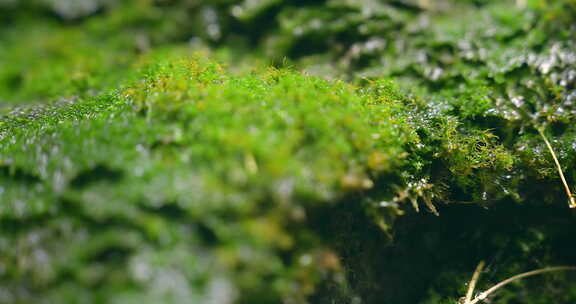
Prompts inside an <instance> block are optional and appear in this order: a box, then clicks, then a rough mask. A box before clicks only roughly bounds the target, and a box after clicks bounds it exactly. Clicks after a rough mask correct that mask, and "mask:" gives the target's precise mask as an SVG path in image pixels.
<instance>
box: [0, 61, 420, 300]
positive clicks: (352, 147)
mask: <svg viewBox="0 0 576 304" xmlns="http://www.w3.org/2000/svg"><path fill="white" fill-rule="evenodd" d="M398 98H399V97H398V96H397V95H389V96H379V95H376V94H373V93H371V92H368V91H366V92H363V91H358V90H357V89H356V88H354V87H352V86H350V85H348V84H345V83H339V82H335V83H331V82H327V81H325V80H321V79H318V78H311V77H307V76H304V75H301V74H298V73H294V72H289V71H279V70H273V69H271V70H267V71H260V72H255V73H254V74H252V75H242V76H230V75H227V74H225V73H224V72H222V70H221V67H220V66H218V65H216V64H214V63H210V62H204V60H183V61H175V62H171V63H165V64H158V65H153V66H152V67H150V68H149V69H148V71H147V72H146V73H145V74H144V76H143V77H142V78H141V79H140V80H138V81H136V82H135V84H134V85H132V86H130V87H129V88H127V89H123V90H121V91H118V92H116V93H114V94H110V95H103V96H99V97H95V98H90V99H84V100H80V101H78V102H76V103H73V104H69V105H61V106H54V107H48V108H46V109H37V110H31V111H28V112H26V111H24V112H23V113H13V114H10V115H8V116H7V117H6V118H4V119H3V120H2V126H1V134H2V139H1V146H0V150H1V153H0V155H2V157H1V160H0V162H1V168H2V171H1V172H2V175H1V181H2V183H1V188H2V192H1V195H2V201H3V205H2V206H1V209H0V210H1V211H0V214H1V218H2V223H3V224H2V225H3V227H4V228H3V233H2V247H3V248H4V249H3V251H4V252H5V253H6V254H5V255H4V258H3V259H2V263H3V267H5V269H6V271H5V272H4V273H3V274H2V281H3V282H4V283H3V286H4V287H3V288H4V290H3V291H4V292H7V293H8V297H9V298H8V299H10V301H11V302H27V301H36V300H38V299H40V298H44V299H50V300H51V301H71V299H76V298H78V297H87V299H89V301H100V300H102V301H106V302H110V301H124V300H128V299H129V300H130V301H136V300H138V299H139V300H140V301H144V302H147V303H156V302H158V301H171V300H170V299H176V298H177V297H180V296H183V295H190V296H194V297H195V298H194V299H196V301H199V302H206V301H208V300H207V299H210V297H216V296H217V295H216V294H211V293H214V292H216V291H215V290H214V288H216V290H217V292H218V293H223V294H228V295H229V297H231V299H232V298H233V299H236V298H239V299H242V301H246V302H252V300H254V301H262V300H261V299H262V297H265V298H266V297H269V301H279V300H280V299H282V298H285V297H306V296H308V295H309V294H310V293H312V292H313V291H314V286H315V285H316V284H317V283H318V282H319V281H322V280H327V279H330V277H331V276H328V274H329V273H331V272H333V271H334V270H337V269H336V268H335V269H325V270H323V269H321V268H318V267H313V268H309V265H308V262H306V263H302V260H303V259H305V260H306V259H315V256H316V254H317V253H318V254H321V252H322V250H324V249H323V248H322V242H321V241H314V239H315V237H314V234H313V233H312V232H308V231H307V230H306V228H305V227H306V226H307V223H306V212H307V211H306V210H307V208H309V207H310V206H313V205H314V204H318V203H323V204H326V203H330V202H331V201H334V200H337V199H338V197H341V196H342V195H344V194H345V193H347V192H350V191H362V190H365V189H370V188H372V187H373V182H372V178H373V177H374V176H378V175H380V174H382V173H383V172H390V171H391V170H393V169H394V168H398V167H399V166H401V165H402V164H403V162H404V158H405V157H403V156H402V155H403V151H404V148H403V146H404V145H405V143H407V142H408V141H413V140H415V138H416V137H415V134H413V132H411V129H410V127H409V125H408V124H407V122H406V121H405V118H403V114H402V108H403V104H402V100H399V99H398ZM375 139H376V140H375ZM291 227H292V228H291ZM311 233H312V234H311ZM9 248H12V249H14V248H16V250H8V249H9ZM280 255H286V258H287V260H281V259H280ZM312 261H313V260H312ZM334 267H336V266H334ZM325 271H328V272H327V273H326V274H322V273H323V272H325ZM159 276H160V277H159ZM160 279H162V280H169V281H170V282H172V284H170V285H168V286H164V285H163V284H162V283H161V282H158V281H156V280H160ZM215 286H216V287H215ZM17 290H21V291H17ZM253 293H254V294H253ZM252 294H253V295H252ZM265 295H267V296H265ZM251 297H255V298H251ZM98 299H100V300H98ZM251 299H252V300H251ZM272 299H276V300H272ZM226 301H228V300H226ZM226 301H224V302H219V303H226Z"/></svg>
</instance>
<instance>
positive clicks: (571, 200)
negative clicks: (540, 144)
mask: <svg viewBox="0 0 576 304" xmlns="http://www.w3.org/2000/svg"><path fill="white" fill-rule="evenodd" d="M536 129H537V130H538V133H540V136H542V138H543V139H544V142H545V143H546V146H548V150H550V154H552V158H553V159H554V162H555V163H556V168H557V169H558V173H559V174H560V179H561V180H562V183H563V184H564V190H565V191H566V194H567V195H568V206H570V208H576V198H575V197H574V195H573V194H572V192H570V187H569V186H568V182H567V181H566V177H564V172H563V171H562V166H561V165H560V161H559V160H558V157H556V153H554V149H553V148H552V145H551V144H550V142H549V141H548V138H546V135H544V130H543V129H542V128H536Z"/></svg>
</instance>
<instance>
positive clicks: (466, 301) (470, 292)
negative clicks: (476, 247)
mask: <svg viewBox="0 0 576 304" xmlns="http://www.w3.org/2000/svg"><path fill="white" fill-rule="evenodd" d="M484 264H485V263H484V261H480V263H478V266H476V270H475V271H474V274H473V275H472V279H471V280H470V283H469V284H468V292H467V293H466V298H465V299H464V304H469V303H470V301H472V296H473V295H474V289H475V288H476V282H478V278H479V277H480V273H481V272H482V269H484Z"/></svg>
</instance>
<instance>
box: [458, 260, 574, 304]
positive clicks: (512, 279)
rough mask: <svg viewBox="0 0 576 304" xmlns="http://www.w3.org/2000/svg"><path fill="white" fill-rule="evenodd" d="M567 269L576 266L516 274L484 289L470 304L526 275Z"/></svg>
mask: <svg viewBox="0 0 576 304" xmlns="http://www.w3.org/2000/svg"><path fill="white" fill-rule="evenodd" d="M567 270H574V271H576V266H557V267H547V268H542V269H538V270H533V271H529V272H525V273H521V274H518V275H515V276H513V277H511V278H508V279H506V280H504V281H502V282H500V283H498V284H496V285H494V286H492V287H491V288H490V289H488V290H486V291H484V292H483V293H481V294H479V295H478V296H477V297H476V298H474V300H472V301H470V302H469V303H468V304H476V303H479V302H481V301H484V300H485V299H486V298H487V297H488V296H489V295H490V294H491V293H493V292H495V291H496V290H498V289H499V288H501V287H503V286H505V285H508V284H510V283H512V282H513V281H516V280H519V279H522V278H525V277H529V276H533V275H537V274H541V273H545V272H552V271H567Z"/></svg>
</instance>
